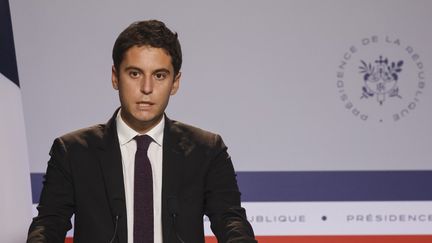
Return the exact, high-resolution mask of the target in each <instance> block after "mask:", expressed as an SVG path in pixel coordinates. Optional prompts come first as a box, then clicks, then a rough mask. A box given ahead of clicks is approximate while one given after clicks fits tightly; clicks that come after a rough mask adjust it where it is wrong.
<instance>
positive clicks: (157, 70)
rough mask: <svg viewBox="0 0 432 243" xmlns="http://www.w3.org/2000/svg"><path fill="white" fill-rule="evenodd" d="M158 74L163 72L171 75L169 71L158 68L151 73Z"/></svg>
mask: <svg viewBox="0 0 432 243" xmlns="http://www.w3.org/2000/svg"><path fill="white" fill-rule="evenodd" d="M158 72H165V73H168V74H170V73H171V72H170V70H168V69H166V68H159V69H156V70H154V71H153V73H158Z"/></svg>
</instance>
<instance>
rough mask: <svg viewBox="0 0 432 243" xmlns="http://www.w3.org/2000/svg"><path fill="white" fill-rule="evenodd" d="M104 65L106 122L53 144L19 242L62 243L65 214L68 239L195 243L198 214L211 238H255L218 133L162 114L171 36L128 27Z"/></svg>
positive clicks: (157, 29) (176, 61)
mask: <svg viewBox="0 0 432 243" xmlns="http://www.w3.org/2000/svg"><path fill="white" fill-rule="evenodd" d="M113 61H114V65H113V67H112V85H113V87H114V89H116V90H118V92H119V97H120V103H121V107H120V108H119V109H118V110H116V112H115V113H114V115H113V117H112V118H111V119H110V120H109V121H108V123H107V124H103V125H96V126H93V127H90V128H85V129H81V130H78V131H75V132H72V133H69V134H66V135H64V136H62V137H60V138H57V139H56V140H55V141H54V144H53V146H52V148H51V151H50V155H51V159H50V160H49V161H48V168H47V172H46V176H45V180H44V186H43V190H42V194H41V198H40V202H39V206H38V211H39V214H38V216H37V217H35V218H34V219H33V222H32V224H31V226H30V229H29V234H28V241H27V242H31V243H36V242H64V238H65V235H66V232H67V231H68V230H69V229H71V223H70V219H71V216H72V215H73V214H74V215H75V224H74V225H75V228H74V242H88V243H98V242H101V243H102V242H103V243H107V242H119V243H127V242H129V243H132V242H134V243H137V242H140V243H141V242H157V243H158V242H165V243H171V242H172V243H174V242H187V243H199V242H204V233H203V215H204V214H205V215H207V216H208V217H209V219H210V222H211V228H212V231H213V232H214V234H215V235H216V237H217V239H218V241H219V242H256V241H255V240H254V233H253V230H252V228H251V226H250V224H249V223H248V221H247V219H246V213H245V210H244V209H243V208H241V206H240V192H239V190H238V186H237V181H236V178H235V173H234V169H233V165H232V162H231V159H230V157H229V155H228V153H227V147H226V146H225V145H224V143H223V141H222V139H221V137H220V136H219V135H216V134H213V133H210V132H207V131H204V130H201V129H199V128H195V127H192V126H189V125H186V124H183V123H180V122H177V121H173V120H170V119H169V118H168V117H167V116H166V115H165V114H164V111H165V108H166V107H167V105H168V101H169V97H170V96H171V95H174V94H175V93H176V92H177V90H178V88H179V82H180V76H181V73H180V67H181V62H182V54H181V48H180V43H179V41H178V38H177V34H176V33H173V32H171V31H170V30H169V29H168V28H167V27H166V26H165V24H163V23H162V22H160V21H156V20H150V21H141V22H136V23H133V24H132V25H130V26H129V27H128V28H126V29H125V30H124V31H123V32H122V33H121V34H120V35H119V37H118V38H117V40H116V42H115V44H114V48H113ZM143 135H144V136H143ZM144 137H145V140H147V141H148V142H147V145H146V146H148V147H146V148H145V150H144V151H145V152H144V155H143V154H142V153H139V151H142V148H140V146H141V145H140V144H141V142H139V141H140V138H144ZM138 154H140V155H138ZM142 161H146V162H142ZM141 163H147V164H148V166H149V167H146V168H147V169H142V168H141ZM138 171H140V172H138ZM141 171H144V172H142V173H144V174H139V173H141ZM145 173H150V174H149V175H148V174H145ZM143 175H147V176H143ZM143 178H145V179H146V180H144V181H145V182H143ZM148 178H150V181H148ZM149 183H150V185H148V184H149ZM145 188H147V189H145ZM148 193H150V194H148ZM142 195H147V196H142ZM148 195H149V196H148ZM137 198H140V199H139V200H137ZM142 204H144V206H142ZM149 205H150V206H149ZM149 208H150V209H149ZM146 210H150V211H146ZM143 212H144V213H143ZM143 221H145V223H143ZM149 225H150V226H149ZM144 231H145V232H147V233H143V232H144ZM145 234H150V235H151V236H149V235H147V236H143V235H145ZM140 237H141V238H143V240H142V241H141V240H139V239H141V238H140Z"/></svg>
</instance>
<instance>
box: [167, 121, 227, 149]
mask: <svg viewBox="0 0 432 243" xmlns="http://www.w3.org/2000/svg"><path fill="white" fill-rule="evenodd" d="M170 122H171V124H170V132H172V133H173V134H174V135H175V136H178V137H180V138H181V139H187V140H189V141H190V142H193V143H195V144H199V145H203V146H214V145H216V144H218V143H221V142H222V138H221V136H220V135H219V134H217V133H214V132H211V131H208V130H204V129H202V128H199V127H196V126H193V125H190V124H187V123H183V122H179V121H175V120H171V121H170Z"/></svg>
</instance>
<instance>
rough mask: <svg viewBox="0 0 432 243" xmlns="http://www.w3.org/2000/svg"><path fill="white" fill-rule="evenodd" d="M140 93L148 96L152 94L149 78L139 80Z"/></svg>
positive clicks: (150, 79) (151, 81) (151, 83)
mask: <svg viewBox="0 0 432 243" xmlns="http://www.w3.org/2000/svg"><path fill="white" fill-rule="evenodd" d="M140 89H141V92H142V93H144V94H150V93H152V92H153V80H152V78H151V77H144V78H143V79H142V80H141V87H140Z"/></svg>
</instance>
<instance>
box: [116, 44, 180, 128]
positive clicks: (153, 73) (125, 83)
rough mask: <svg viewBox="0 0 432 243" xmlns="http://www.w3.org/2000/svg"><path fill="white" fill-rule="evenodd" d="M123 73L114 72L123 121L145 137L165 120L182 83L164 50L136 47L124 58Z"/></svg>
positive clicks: (121, 65) (129, 50) (119, 71)
mask: <svg viewBox="0 0 432 243" xmlns="http://www.w3.org/2000/svg"><path fill="white" fill-rule="evenodd" d="M119 69H120V70H116V69H115V67H114V66H113V68H112V85H113V87H114V89H116V90H118V91H119V96H120V104H121V114H120V115H121V117H122V118H123V120H124V121H125V122H126V123H127V124H128V125H129V126H130V127H131V128H133V129H134V130H135V131H137V132H139V133H145V132H147V131H149V130H150V129H151V128H153V127H154V126H155V125H156V124H157V123H158V122H159V121H160V120H161V119H162V117H163V113H164V111H165V108H166V107H167V105H168V101H169V98H170V96H171V95H174V94H175V93H176V92H177V90H178V88H179V82H180V73H178V74H177V76H176V77H174V67H173V65H172V63H171V57H170V56H169V55H168V54H167V52H165V51H164V50H163V49H161V48H154V47H150V46H140V47H138V46H133V47H131V48H129V49H128V50H127V51H126V53H125V54H124V58H123V61H122V62H121V64H120V67H119Z"/></svg>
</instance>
